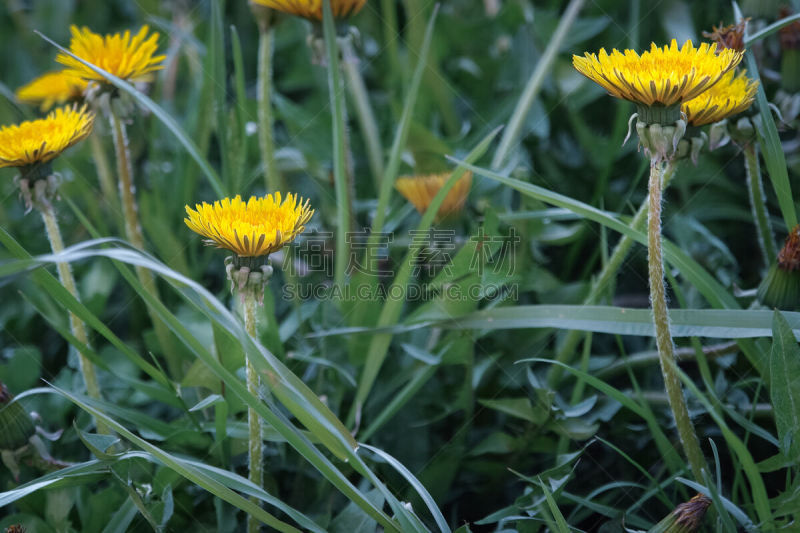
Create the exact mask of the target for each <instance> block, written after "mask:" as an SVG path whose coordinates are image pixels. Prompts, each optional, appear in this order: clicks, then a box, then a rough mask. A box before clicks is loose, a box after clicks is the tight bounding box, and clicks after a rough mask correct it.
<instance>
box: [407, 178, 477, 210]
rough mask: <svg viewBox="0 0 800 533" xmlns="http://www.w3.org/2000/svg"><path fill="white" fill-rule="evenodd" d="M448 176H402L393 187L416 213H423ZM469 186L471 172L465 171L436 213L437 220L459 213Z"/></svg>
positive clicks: (470, 183)
mask: <svg viewBox="0 0 800 533" xmlns="http://www.w3.org/2000/svg"><path fill="white" fill-rule="evenodd" d="M450 175H451V173H450V172H444V173H441V174H429V175H426V176H402V177H400V178H398V180H397V181H396V182H395V187H396V188H397V190H398V191H399V192H400V194H402V195H403V196H404V197H405V198H406V200H408V201H409V202H411V203H412V204H414V207H416V208H417V211H419V212H420V213H424V212H425V211H427V210H428V207H429V206H430V205H431V202H432V201H433V198H434V196H436V194H437V193H438V192H439V190H440V189H441V188H442V187H444V184H445V183H447V180H448V179H450ZM471 186H472V172H470V171H466V172H465V173H464V175H463V176H461V177H460V178H459V179H458V181H456V183H455V185H453V188H452V189H450V191H449V192H448V193H447V196H446V197H445V199H444V201H443V202H442V205H441V207H440V208H439V211H438V213H436V219H437V220H439V219H441V218H445V217H447V216H449V215H452V214H454V213H457V212H459V211H461V209H462V208H463V207H464V203H465V202H466V200H467V195H468V194H469V189H470V187H471Z"/></svg>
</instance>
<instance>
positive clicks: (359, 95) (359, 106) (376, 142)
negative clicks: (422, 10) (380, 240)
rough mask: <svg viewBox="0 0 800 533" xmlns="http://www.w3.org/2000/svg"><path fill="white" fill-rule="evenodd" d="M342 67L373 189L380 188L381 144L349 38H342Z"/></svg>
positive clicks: (376, 123)
mask: <svg viewBox="0 0 800 533" xmlns="http://www.w3.org/2000/svg"><path fill="white" fill-rule="evenodd" d="M340 42H341V46H342V69H343V70H344V73H345V76H347V88H348V89H350V97H351V98H352V99H353V103H354V104H355V108H356V116H357V117H358V124H359V126H360V127H361V134H362V136H363V137H364V143H365V144H366V147H367V160H368V161H369V169H370V172H371V173H372V178H373V180H374V181H375V191H380V190H381V178H382V177H383V145H382V143H381V136H380V131H379V130H378V122H377V121H376V120H375V113H374V112H373V111H372V106H371V105H370V103H369V94H368V93H367V87H366V85H365V84H364V78H363V77H362V76H361V69H359V68H358V62H359V60H358V56H357V55H356V53H355V51H354V50H353V44H352V42H351V40H350V38H346V39H342V40H341V41H340Z"/></svg>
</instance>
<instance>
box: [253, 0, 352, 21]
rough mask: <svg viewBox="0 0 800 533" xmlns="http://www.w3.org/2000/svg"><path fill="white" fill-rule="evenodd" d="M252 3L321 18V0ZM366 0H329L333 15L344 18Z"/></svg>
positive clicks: (261, 1) (303, 15)
mask: <svg viewBox="0 0 800 533" xmlns="http://www.w3.org/2000/svg"><path fill="white" fill-rule="evenodd" d="M251 1H252V2H253V3H254V4H258V5H261V6H266V7H269V8H272V9H277V10H278V11H283V12H284V13H289V14H290V15H296V16H298V17H305V18H307V19H316V20H322V0H251ZM366 3H367V0H331V10H332V11H333V16H334V17H337V18H345V17H349V16H351V15H355V14H356V13H358V12H359V11H361V8H362V7H364V4H366Z"/></svg>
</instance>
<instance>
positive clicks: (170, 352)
mask: <svg viewBox="0 0 800 533" xmlns="http://www.w3.org/2000/svg"><path fill="white" fill-rule="evenodd" d="M108 107H109V120H110V122H111V132H112V135H113V137H114V150H115V152H116V155H117V175H118V177H119V195H120V201H121V202H122V214H123V216H124V217H125V236H126V237H127V239H128V241H129V242H130V243H131V244H132V245H133V246H134V247H136V248H138V249H139V250H144V249H145V248H144V236H143V234H142V225H141V224H140V223H139V208H138V206H137V205H136V195H135V194H136V188H135V186H134V185H133V169H132V167H131V159H130V153H129V152H128V135H127V132H126V131H125V125H124V124H123V123H122V120H121V119H120V117H119V116H118V115H117V112H116V111H115V110H114V103H113V102H112V103H111V104H110V105H109V106H108ZM136 276H137V277H138V278H139V282H141V284H142V286H143V287H144V289H145V290H146V291H147V292H149V293H150V294H152V295H153V296H155V297H156V298H159V296H158V286H157V285H156V280H155V278H154V277H153V273H152V272H151V271H150V270H148V269H146V268H144V267H141V266H136ZM147 312H148V313H149V315H150V320H151V321H152V323H153V329H155V333H156V337H157V338H158V343H159V345H160V346H161V350H162V351H163V353H164V357H165V358H166V360H167V366H168V367H169V371H170V374H172V376H173V377H180V375H181V369H180V359H179V357H178V353H177V352H176V351H175V350H174V349H173V344H172V337H171V336H170V333H169V329H167V326H166V325H165V324H164V322H163V321H161V319H160V318H159V317H158V315H157V314H156V313H155V312H154V311H153V309H152V308H151V307H150V306H147Z"/></svg>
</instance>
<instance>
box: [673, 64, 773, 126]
mask: <svg viewBox="0 0 800 533" xmlns="http://www.w3.org/2000/svg"><path fill="white" fill-rule="evenodd" d="M757 91H758V82H757V81H753V80H751V79H750V78H748V77H747V72H746V71H742V72H741V73H739V74H738V75H736V73H735V72H734V71H733V70H730V71H728V73H727V74H725V75H724V76H723V77H722V79H721V80H720V81H719V82H718V83H716V84H715V85H714V86H713V87H711V88H710V89H709V90H707V91H706V92H704V93H703V94H701V95H700V96H698V97H697V98H695V99H693V100H689V101H688V102H685V103H684V104H683V112H684V113H686V121H687V122H688V123H689V124H690V125H692V126H704V125H706V124H711V123H712V122H719V121H720V120H723V119H726V118H728V117H731V116H733V115H738V114H739V113H741V112H742V111H745V110H747V109H748V108H749V107H750V105H751V104H752V103H753V100H754V99H755V97H756V92H757Z"/></svg>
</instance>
